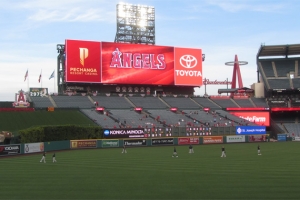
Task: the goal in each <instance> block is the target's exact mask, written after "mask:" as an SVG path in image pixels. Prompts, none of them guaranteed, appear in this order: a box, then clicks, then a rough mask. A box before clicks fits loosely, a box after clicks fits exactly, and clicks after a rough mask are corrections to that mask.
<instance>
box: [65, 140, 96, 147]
mask: <svg viewBox="0 0 300 200" xmlns="http://www.w3.org/2000/svg"><path fill="white" fill-rule="evenodd" d="M70 148H71V149H81V148H97V140H71V141H70Z"/></svg>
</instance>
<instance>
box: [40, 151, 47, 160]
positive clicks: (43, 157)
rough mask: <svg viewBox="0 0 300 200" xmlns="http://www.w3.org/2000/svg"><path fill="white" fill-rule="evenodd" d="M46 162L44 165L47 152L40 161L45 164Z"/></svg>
mask: <svg viewBox="0 0 300 200" xmlns="http://www.w3.org/2000/svg"><path fill="white" fill-rule="evenodd" d="M43 161H44V163H46V152H45V151H44V153H43V157H42V159H41V160H40V162H43Z"/></svg>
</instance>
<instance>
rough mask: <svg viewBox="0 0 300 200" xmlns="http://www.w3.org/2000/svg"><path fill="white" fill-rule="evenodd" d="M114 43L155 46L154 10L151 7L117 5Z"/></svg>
mask: <svg viewBox="0 0 300 200" xmlns="http://www.w3.org/2000/svg"><path fill="white" fill-rule="evenodd" d="M116 9H117V32H116V36H115V42H120V43H133V44H148V45H154V44H155V9H154V7H153V6H146V5H132V4H125V3H120V4H117V8H116Z"/></svg>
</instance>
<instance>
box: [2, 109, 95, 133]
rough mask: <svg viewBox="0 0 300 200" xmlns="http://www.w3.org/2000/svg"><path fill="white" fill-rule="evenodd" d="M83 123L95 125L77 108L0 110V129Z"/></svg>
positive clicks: (9, 129)
mask: <svg viewBox="0 0 300 200" xmlns="http://www.w3.org/2000/svg"><path fill="white" fill-rule="evenodd" d="M65 124H70V125H71V124H74V125H85V126H88V125H90V126H95V125H96V124H95V122H93V121H92V120H91V119H89V118H88V117H86V116H85V115H83V114H82V113H81V112H80V111H77V110H62V111H59V110H58V111H54V112H48V111H44V110H37V111H34V112H0V127H1V130H0V131H12V132H13V131H19V130H21V129H26V128H30V127H33V126H43V125H53V126H58V125H65Z"/></svg>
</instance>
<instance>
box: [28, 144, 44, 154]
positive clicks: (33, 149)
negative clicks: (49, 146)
mask: <svg viewBox="0 0 300 200" xmlns="http://www.w3.org/2000/svg"><path fill="white" fill-rule="evenodd" d="M43 151H44V142H38V143H28V144H24V153H37V152H43Z"/></svg>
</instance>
